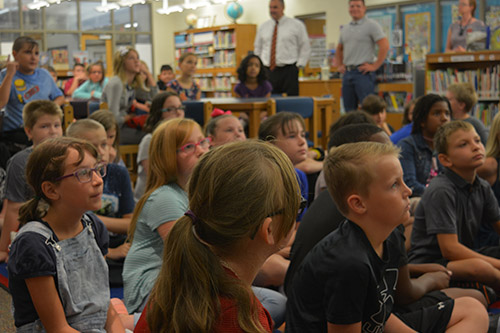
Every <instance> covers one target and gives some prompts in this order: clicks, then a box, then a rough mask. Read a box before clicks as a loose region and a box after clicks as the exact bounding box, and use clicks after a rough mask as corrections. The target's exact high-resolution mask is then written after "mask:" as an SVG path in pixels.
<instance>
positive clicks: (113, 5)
mask: <svg viewBox="0 0 500 333" xmlns="http://www.w3.org/2000/svg"><path fill="white" fill-rule="evenodd" d="M116 9H120V6H118V4H116V3H109V4H108V1H107V0H101V5H100V6H97V7H95V10H97V11H98V12H101V13H107V12H109V11H110V10H116Z"/></svg>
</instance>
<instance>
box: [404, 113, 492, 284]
mask: <svg viewBox="0 0 500 333" xmlns="http://www.w3.org/2000/svg"><path fill="white" fill-rule="evenodd" d="M434 147H435V149H436V150H437V152H438V154H439V155H438V158H439V161H440V162H441V164H442V165H443V166H444V167H445V171H444V173H443V174H441V175H439V176H437V177H436V178H435V179H433V180H432V182H431V183H430V184H429V187H428V188H427V189H426V190H425V192H424V196H422V199H421V201H420V204H419V206H418V207H417V209H416V211H415V222H414V224H413V232H412V237H411V249H410V252H409V259H410V261H412V262H414V263H420V262H438V263H441V264H443V265H445V266H446V267H447V268H448V269H449V270H450V271H452V272H453V276H452V277H453V279H455V280H458V281H464V280H465V281H477V282H481V283H484V284H486V285H489V286H490V287H492V288H493V289H495V291H496V292H497V293H498V292H500V260H499V259H498V258H500V247H499V246H482V244H479V243H478V233H479V230H480V228H481V227H482V226H483V227H484V226H488V225H489V227H490V228H491V227H492V228H494V229H495V230H496V231H497V233H498V232H499V231H500V209H499V207H498V203H497V201H496V198H495V195H494V194H493V191H492V189H491V187H490V185H489V184H488V183H487V182H486V181H485V180H483V179H481V178H479V177H477V175H476V169H477V168H478V167H480V166H481V165H483V163H484V156H485V151H484V146H483V144H482V143H481V139H480V137H479V135H478V134H477V133H476V131H475V129H474V127H473V126H472V125H471V124H470V123H467V122H465V121H459V120H457V121H453V122H451V123H448V124H446V125H444V126H442V127H441V128H440V129H439V130H438V131H437V133H436V135H435V137H434Z"/></svg>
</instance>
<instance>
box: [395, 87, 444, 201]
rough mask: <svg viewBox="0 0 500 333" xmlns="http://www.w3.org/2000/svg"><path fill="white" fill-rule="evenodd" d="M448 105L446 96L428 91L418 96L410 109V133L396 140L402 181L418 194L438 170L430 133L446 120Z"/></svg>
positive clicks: (432, 133) (414, 194) (433, 132)
mask: <svg viewBox="0 0 500 333" xmlns="http://www.w3.org/2000/svg"><path fill="white" fill-rule="evenodd" d="M450 115H451V106H450V103H449V102H448V99H446V97H444V96H439V95H436V94H428V95H425V96H422V97H420V98H419V99H418V101H417V103H416V104H415V109H414V110H413V127H412V134H411V135H410V136H408V137H406V138H405V139H403V140H401V141H399V143H398V146H400V147H401V158H400V160H401V166H402V167H403V171H404V181H405V183H406V185H408V187H410V188H411V190H412V191H413V196H414V197H420V196H422V194H423V193H424V190H425V187H426V186H427V185H428V184H429V182H430V181H431V179H432V178H434V177H435V176H437V175H438V174H439V172H441V170H442V166H441V164H440V163H439V161H438V159H437V154H436V153H435V152H434V143H433V140H434V134H435V133H436V132H437V130H438V128H440V127H441V126H442V125H444V124H445V123H447V122H449V121H450Z"/></svg>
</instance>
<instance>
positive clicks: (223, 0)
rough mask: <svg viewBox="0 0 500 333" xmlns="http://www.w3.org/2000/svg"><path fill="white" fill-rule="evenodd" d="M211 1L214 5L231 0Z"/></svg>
mask: <svg viewBox="0 0 500 333" xmlns="http://www.w3.org/2000/svg"><path fill="white" fill-rule="evenodd" d="M211 1H212V3H213V4H214V5H221V4H225V3H227V2H229V1H232V0H211Z"/></svg>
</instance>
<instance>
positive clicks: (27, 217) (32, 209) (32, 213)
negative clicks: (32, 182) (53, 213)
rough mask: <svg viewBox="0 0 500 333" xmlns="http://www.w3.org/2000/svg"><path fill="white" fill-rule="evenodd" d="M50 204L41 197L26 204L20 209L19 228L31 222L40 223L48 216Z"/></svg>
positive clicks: (36, 197)
mask: <svg viewBox="0 0 500 333" xmlns="http://www.w3.org/2000/svg"><path fill="white" fill-rule="evenodd" d="M48 209H49V204H48V203H47V201H45V200H44V199H42V198H40V197H39V196H35V197H34V198H33V199H30V200H28V201H27V202H25V203H24V204H23V205H22V206H21V207H19V226H20V227H22V226H23V225H25V224H26V223H28V222H30V221H38V220H40V219H41V218H42V217H44V216H45V214H47V210H48Z"/></svg>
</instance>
